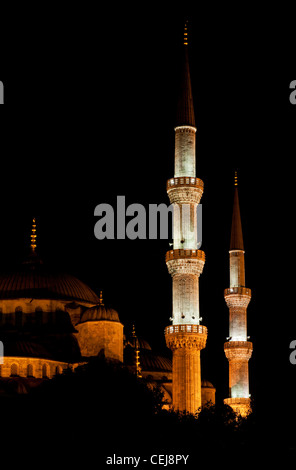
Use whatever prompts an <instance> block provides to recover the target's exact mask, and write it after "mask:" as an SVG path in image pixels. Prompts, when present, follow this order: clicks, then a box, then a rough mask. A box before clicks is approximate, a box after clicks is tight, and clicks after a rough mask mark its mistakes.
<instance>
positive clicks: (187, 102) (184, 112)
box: [176, 20, 195, 127]
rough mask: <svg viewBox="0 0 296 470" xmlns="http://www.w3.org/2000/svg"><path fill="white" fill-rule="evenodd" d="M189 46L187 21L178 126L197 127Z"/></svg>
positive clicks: (177, 118)
mask: <svg viewBox="0 0 296 470" xmlns="http://www.w3.org/2000/svg"><path fill="white" fill-rule="evenodd" d="M188 44H189V42H188V20H186V22H185V26H184V40H183V63H182V69H181V83H180V88H179V97H178V106H177V116H176V126H184V125H188V126H192V127H195V114H194V106H193V96H192V87H191V75H190V67H189V53H188V47H189V46H188Z"/></svg>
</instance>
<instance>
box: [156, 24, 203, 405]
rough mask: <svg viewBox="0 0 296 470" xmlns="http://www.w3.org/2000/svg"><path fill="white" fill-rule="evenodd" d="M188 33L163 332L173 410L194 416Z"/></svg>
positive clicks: (170, 189)
mask: <svg viewBox="0 0 296 470" xmlns="http://www.w3.org/2000/svg"><path fill="white" fill-rule="evenodd" d="M187 34H188V32H187V23H186V24H185V30H184V45H183V66H182V82H181V84H182V87H181V92H180V95H179V100H178V106H177V111H178V112H177V125H176V127H175V175H174V178H171V179H169V180H168V182H167V193H168V196H169V199H170V203H171V204H173V207H174V214H173V225H174V230H173V233H174V240H173V242H174V243H173V249H172V250H170V251H168V252H167V254H166V264H167V267H168V271H169V273H170V274H171V276H172V279H173V313H172V316H171V320H172V322H173V323H172V325H171V326H168V327H167V328H166V329H165V338H166V344H167V346H168V347H169V348H170V349H171V350H172V353H173V407H174V408H175V409H177V410H180V411H186V412H189V413H197V412H198V410H199V408H200V407H201V372H200V350H201V349H203V348H204V347H205V345H206V340H207V328H206V327H205V326H202V325H201V324H200V322H201V317H200V311H199V276H200V274H201V273H202V271H203V267H204V264H205V253H204V252H203V251H201V250H198V247H199V244H198V234H197V206H198V204H199V203H200V199H201V197H202V194H203V188H204V184H203V181H202V180H200V179H199V178H197V177H196V165H195V160H196V158H195V137H196V127H195V118H194V109H193V98H192V90H191V79H190V71H189V60H188V36H187Z"/></svg>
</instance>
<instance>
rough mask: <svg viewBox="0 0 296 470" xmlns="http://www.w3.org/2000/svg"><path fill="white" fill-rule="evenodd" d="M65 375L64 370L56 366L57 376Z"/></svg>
mask: <svg viewBox="0 0 296 470" xmlns="http://www.w3.org/2000/svg"><path fill="white" fill-rule="evenodd" d="M62 373H63V368H62V367H61V366H56V375H61V374H62Z"/></svg>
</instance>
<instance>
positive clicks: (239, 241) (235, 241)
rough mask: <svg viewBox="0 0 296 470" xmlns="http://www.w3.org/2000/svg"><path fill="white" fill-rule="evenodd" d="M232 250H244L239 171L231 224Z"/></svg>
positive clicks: (235, 185) (235, 179)
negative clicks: (239, 197)
mask: <svg viewBox="0 0 296 470" xmlns="http://www.w3.org/2000/svg"><path fill="white" fill-rule="evenodd" d="M230 250H242V251H244V242H243V231H242V222H241V216H240V208H239V199H238V179H237V172H235V176H234V201H233V212H232V224H231V237H230Z"/></svg>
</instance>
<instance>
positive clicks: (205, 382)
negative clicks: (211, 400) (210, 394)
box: [201, 379, 216, 390]
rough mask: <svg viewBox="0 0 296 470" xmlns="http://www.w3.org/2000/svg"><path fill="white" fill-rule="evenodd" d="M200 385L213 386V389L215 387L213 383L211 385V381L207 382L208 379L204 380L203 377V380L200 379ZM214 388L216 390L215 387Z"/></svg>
mask: <svg viewBox="0 0 296 470" xmlns="http://www.w3.org/2000/svg"><path fill="white" fill-rule="evenodd" d="M201 386H202V387H203V388H213V389H215V387H214V385H213V384H212V383H211V382H209V381H208V380H205V379H203V380H202V381H201ZM215 390H216V389H215Z"/></svg>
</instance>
